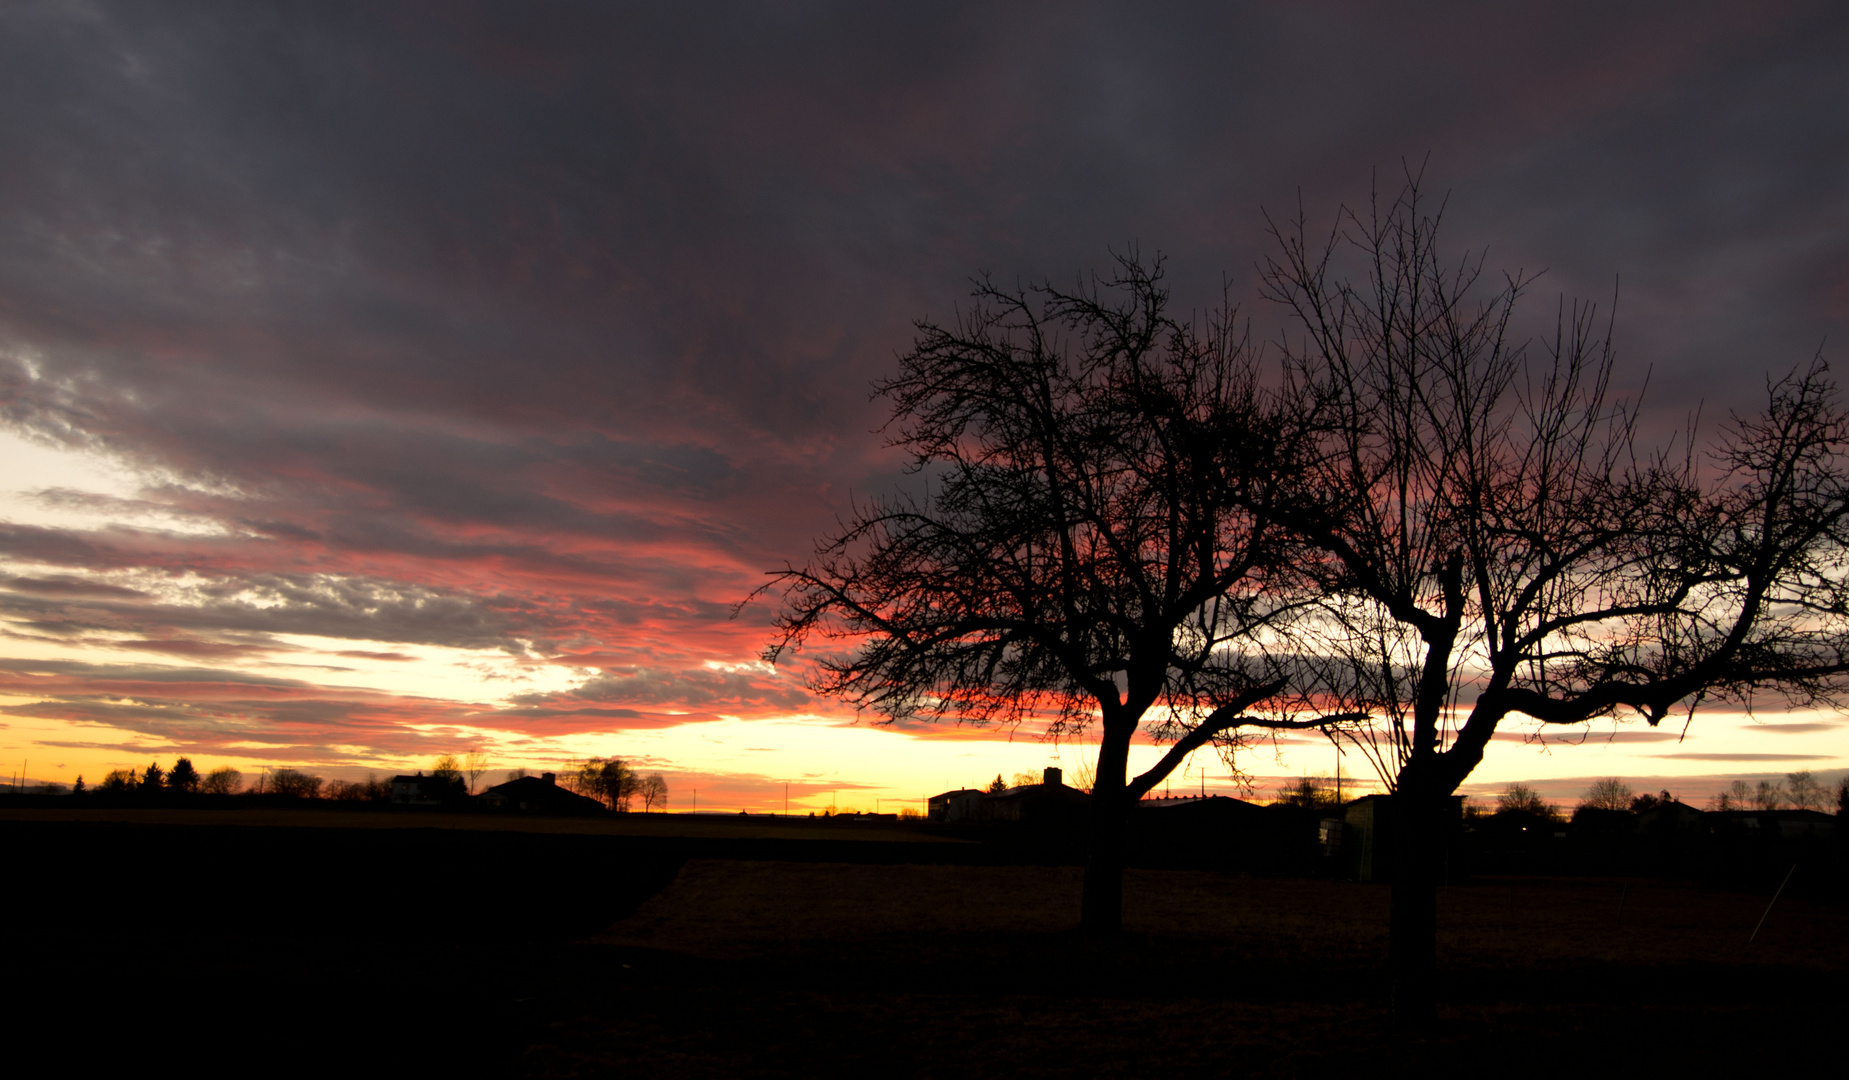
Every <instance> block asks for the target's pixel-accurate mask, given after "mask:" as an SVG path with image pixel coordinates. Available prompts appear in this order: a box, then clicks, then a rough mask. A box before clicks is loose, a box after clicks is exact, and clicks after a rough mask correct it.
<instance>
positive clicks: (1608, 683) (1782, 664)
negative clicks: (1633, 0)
mask: <svg viewBox="0 0 1849 1080" xmlns="http://www.w3.org/2000/svg"><path fill="white" fill-rule="evenodd" d="M1439 217H1440V215H1439V214H1438V213H1435V212H1432V211H1430V209H1429V208H1428V207H1426V206H1424V205H1422V204H1421V201H1420V192H1419V187H1418V181H1417V178H1416V177H1413V178H1411V179H1409V181H1408V183H1407V184H1406V186H1405V187H1404V188H1403V189H1402V190H1401V191H1400V193H1399V194H1398V195H1397V196H1396V197H1392V198H1389V199H1385V200H1382V199H1379V198H1376V200H1375V202H1374V204H1373V206H1372V208H1371V210H1368V211H1364V212H1362V213H1352V212H1348V211H1344V212H1343V213H1342V215H1341V216H1340V217H1339V219H1338V223H1337V225H1336V226H1335V227H1334V228H1333V229H1332V230H1331V231H1330V232H1329V233H1327V234H1325V235H1324V236H1323V237H1322V238H1314V237H1312V236H1311V235H1310V233H1309V230H1308V228H1307V226H1306V223H1305V219H1304V218H1303V216H1302V215H1301V214H1300V215H1299V216H1298V218H1297V219H1296V220H1295V221H1291V222H1285V223H1282V224H1275V223H1274V225H1273V234H1274V237H1275V239H1276V240H1277V241H1278V252H1279V253H1278V255H1277V256H1275V257H1274V258H1273V259H1271V260H1269V261H1268V262H1267V264H1266V266H1265V267H1264V273H1263V276H1264V283H1265V292H1266V295H1267V296H1268V297H1269V298H1270V299H1272V300H1274V301H1276V302H1278V303H1279V304H1281V305H1282V306H1283V307H1284V309H1285V310H1286V311H1287V312H1288V314H1289V315H1290V316H1292V317H1293V318H1294V321H1295V327H1296V331H1295V333H1294V334H1293V335H1287V336H1286V338H1285V340H1284V341H1283V343H1282V346H1283V349H1284V351H1285V353H1286V355H1287V359H1286V365H1287V372H1288V374H1287V389H1286V391H1285V395H1284V400H1285V402H1286V412H1287V414H1288V420H1289V423H1290V426H1289V427H1288V428H1281V429H1280V430H1281V433H1282V434H1281V438H1280V440H1279V444H1278V447H1279V453H1280V462H1279V464H1278V465H1274V466H1271V467H1268V468H1267V469H1265V470H1264V472H1265V474H1266V475H1267V476H1270V477H1275V478H1276V483H1275V486H1269V487H1263V486H1253V487H1250V488H1248V489H1247V490H1250V491H1252V492H1254V493H1255V494H1257V495H1259V496H1261V497H1262V498H1263V499H1264V500H1265V501H1264V502H1262V503H1260V504H1258V506H1257V509H1258V510H1260V511H1262V512H1264V513H1265V514H1266V515H1268V516H1269V517H1270V518H1271V519H1272V520H1276V521H1279V522H1281V523H1283V524H1285V525H1286V526H1288V527H1289V528H1290V529H1291V531H1292V532H1293V533H1294V534H1295V535H1296V536H1297V537H1298V538H1299V539H1301V540H1302V541H1303V542H1304V543H1306V544H1308V545H1311V546H1313V547H1314V548H1315V549H1317V550H1318V552H1319V553H1320V554H1319V557H1318V558H1317V559H1315V560H1311V561H1308V562H1306V567H1307V568H1308V569H1309V571H1310V572H1311V573H1313V574H1315V575H1316V576H1317V578H1318V581H1319V584H1320V587H1321V589H1322V591H1323V592H1324V594H1325V595H1326V596H1327V598H1328V599H1327V601H1326V603H1325V605H1324V612H1323V614H1322V616H1321V617H1320V618H1319V619H1317V620H1310V621H1306V622H1305V623H1304V625H1303V627H1302V629H1301V630H1300V633H1303V634H1305V635H1306V638H1307V641H1308V646H1307V651H1308V652H1310V653H1312V654H1314V655H1318V656H1322V657H1326V658H1328V660H1329V662H1328V663H1327V665H1326V666H1325V667H1324V668H1323V672H1324V681H1323V684H1322V688H1323V690H1324V692H1325V693H1326V694H1328V695H1329V696H1330V697H1331V698H1333V699H1335V700H1337V701H1338V702H1343V703H1346V705H1347V706H1350V707H1353V708H1355V709H1365V710H1366V711H1368V712H1369V713H1370V715H1371V716H1372V717H1373V722H1372V723H1370V724H1368V725H1365V726H1363V727H1360V728H1355V729H1349V737H1352V738H1353V739H1354V741H1355V743H1356V745H1357V746H1359V747H1360V748H1361V749H1362V750H1363V751H1364V752H1366V753H1368V754H1369V755H1370V757H1371V758H1372V759H1373V760H1374V762H1375V764H1376V768H1377V769H1378V770H1379V772H1380V775H1381V777H1382V779H1383V780H1384V781H1386V782H1387V783H1388V784H1389V785H1390V787H1391V788H1392V790H1393V793H1394V797H1395V801H1396V805H1397V820H1398V822H1399V824H1400V829H1401V833H1400V839H1399V842H1398V844H1397V847H1396V857H1395V870H1394V873H1395V877H1394V882H1393V900H1392V917H1391V924H1392V932H1391V942H1392V944H1391V948H1390V952H1391V966H1392V969H1393V984H1394V992H1395V1000H1396V1002H1398V1006H1397V1007H1398V1008H1399V1010H1400V1012H1401V1014H1402V1016H1403V1017H1404V1018H1406V1019H1408V1020H1411V1021H1413V1022H1418V1023H1423V1022H1424V1021H1425V1020H1426V1019H1427V1018H1428V1017H1429V1015H1430V1006H1431V1000H1432V985H1431V978H1432V957H1433V952H1434V947H1435V940H1436V932H1437V922H1436V919H1437V916H1436V911H1437V906H1436V903H1437V894H1436V888H1437V883H1438V880H1439V875H1440V867H1441V861H1440V851H1441V848H1440V838H1441V837H1442V836H1443V834H1444V833H1445V831H1446V828H1447V825H1446V820H1447V815H1446V812H1445V806H1444V802H1445V799H1446V797H1447V796H1449V795H1450V794H1451V793H1452V792H1453V791H1455V790H1456V789H1457V787H1458V785H1459V784H1460V783H1462V782H1463V781H1464V779H1465V778H1467V777H1468V776H1469V775H1470V773H1471V771H1472V770H1473V769H1475V768H1476V766H1477V764H1478V763H1479V762H1481V761H1482V759H1483V755H1484V753H1485V751H1486V750H1487V748H1488V747H1489V745H1490V739H1491V737H1492V736H1493V735H1494V734H1495V733H1496V731H1497V730H1498V729H1499V727H1500V726H1501V725H1502V723H1503V722H1504V721H1505V720H1507V719H1509V718H1511V717H1524V718H1526V719H1527V720H1529V721H1531V722H1539V724H1540V725H1542V726H1543V727H1545V726H1547V725H1573V724H1584V723H1586V722H1587V721H1590V720H1593V719H1597V718H1620V717H1626V716H1629V717H1637V718H1640V719H1642V720H1643V721H1644V722H1646V723H1648V724H1652V725H1654V724H1658V723H1660V722H1661V721H1663V720H1664V719H1666V718H1668V717H1669V716H1670V715H1671V714H1672V712H1674V711H1676V710H1678V709H1687V710H1689V711H1690V713H1691V715H1692V710H1693V709H1694V707H1695V705H1696V704H1698V703H1700V702H1702V701H1715V700H1721V701H1732V702H1736V703H1742V704H1746V705H1751V704H1752V703H1753V702H1754V701H1755V700H1761V699H1763V698H1765V697H1766V696H1767V695H1774V696H1781V697H1783V698H1784V699H1785V700H1787V701H1791V702H1795V703H1799V704H1812V703H1816V702H1832V701H1834V700H1835V695H1836V694H1837V692H1838V691H1839V689H1840V687H1841V685H1842V679H1843V675H1844V673H1845V671H1849V620H1846V619H1845V614H1846V613H1849V576H1846V575H1845V574H1844V573H1843V569H1844V541H1845V539H1849V530H1846V529H1845V515H1846V514H1849V497H1846V496H1849V470H1845V468H1844V462H1843V460H1842V455H1841V451H1842V448H1843V444H1844V439H1845V438H1846V437H1849V424H1845V421H1844V418H1843V414H1842V412H1841V410H1840V409H1839V407H1838V404H1837V397H1836V393H1835V389H1834V387H1833V385H1832V384H1831V383H1830V381H1829V379H1828V378H1827V375H1826V372H1825V369H1824V367H1823V365H1822V363H1821V362H1820V361H1819V362H1817V363H1815V364H1813V365H1812V366H1811V367H1810V368H1809V369H1807V370H1802V371H1798V372H1796V373H1794V374H1793V375H1791V376H1790V377H1788V378H1785V379H1783V380H1779V381H1777V382H1776V383H1774V384H1773V385H1772V386H1771V387H1770V393H1769V399H1770V400H1769V404H1768V408H1767V410H1766V411H1765V413H1763V414H1762V415H1760V416H1758V417H1755V418H1739V417H1735V418H1734V420H1733V422H1732V423H1731V424H1730V425H1729V426H1728V427H1727V429H1726V430H1725V431H1724V432H1723V433H1722V436H1721V438H1720V440H1719V441H1718V443H1717V444H1716V446H1715V447H1714V449H1713V453H1712V455H1711V458H1710V459H1709V460H1708V461H1707V462H1704V461H1703V459H1701V458H1700V456H1699V455H1697V454H1696V453H1695V452H1694V451H1693V450H1692V449H1691V448H1690V447H1689V446H1688V445H1687V444H1684V445H1683V447H1682V450H1681V452H1680V454H1672V453H1668V452H1651V451H1647V450H1645V449H1643V448H1641V447H1639V446H1638V445H1637V441H1636V437H1635V432H1636V413H1635V411H1634V406H1632V405H1630V404H1626V403H1624V402H1622V401H1618V400H1615V399H1614V398H1613V396H1612V395H1611V393H1610V380H1611V377H1612V365H1613V353H1612V350H1611V347H1610V339H1609V333H1608V332H1605V331H1601V330H1600V329H1599V324H1598V323H1597V322H1596V321H1595V318H1594V312H1593V310H1592V309H1591V308H1590V307H1587V306H1582V305H1579V304H1577V303H1576V304H1573V305H1571V306H1570V307H1569V306H1567V305H1566V304H1565V303H1564V302H1563V303H1562V306H1561V309H1560V312H1559V316H1558V318H1557V320H1556V321H1555V327H1556V328H1555V330H1554V331H1553V333H1552V336H1551V337H1550V338H1548V339H1547V340H1546V341H1545V343H1544V349H1537V350H1533V352H1532V355H1531V350H1530V349H1529V348H1528V347H1527V346H1526V345H1525V344H1524V342H1523V340H1522V339H1521V337H1520V336H1519V334H1518V333H1517V330H1516V327H1515V326H1514V324H1513V322H1512V319H1513V315H1514V312H1515V310H1516V306H1517V302H1518V300H1519V299H1520V297H1521V295H1522V293H1523V291H1524V289H1525V287H1526V286H1527V285H1528V284H1529V279H1526V278H1522V277H1520V276H1515V277H1504V278H1501V279H1498V280H1496V281H1493V282H1492V281H1489V280H1487V279H1485V278H1484V277H1483V276H1482V275H1481V268H1482V262H1481V258H1480V257H1469V256H1467V257H1465V258H1464V259H1462V260H1459V261H1455V262H1453V261H1446V260H1445V259H1443V258H1441V256H1440V254H1439V250H1438V247H1437V232H1438V226H1439ZM1344 267H1353V268H1354V273H1352V274H1349V273H1345V272H1344V269H1343V268H1344ZM1543 351H1544V353H1545V355H1541V353H1542V352H1543Z"/></svg>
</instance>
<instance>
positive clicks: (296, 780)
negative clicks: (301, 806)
mask: <svg viewBox="0 0 1849 1080" xmlns="http://www.w3.org/2000/svg"><path fill="white" fill-rule="evenodd" d="M321 784H322V780H321V778H320V777H319V776H310V775H309V774H308V773H305V772H302V771H301V770H299V769H277V770H275V771H274V772H272V773H270V782H269V789H270V792H271V794H274V795H281V796H283V797H284V798H288V799H314V798H319V797H320V795H321Z"/></svg>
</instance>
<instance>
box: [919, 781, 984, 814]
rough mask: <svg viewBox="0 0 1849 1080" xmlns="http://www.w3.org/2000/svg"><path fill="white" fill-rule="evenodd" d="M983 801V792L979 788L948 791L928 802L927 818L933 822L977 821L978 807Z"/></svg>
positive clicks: (934, 796)
mask: <svg viewBox="0 0 1849 1080" xmlns="http://www.w3.org/2000/svg"><path fill="white" fill-rule="evenodd" d="M981 800H982V792H981V791H980V790H979V789H977V788H957V789H956V790H954V791H946V792H944V793H943V794H941V795H933V796H931V798H930V799H928V800H926V802H925V809H926V816H927V817H928V818H930V819H931V820H932V821H975V820H976V807H977V805H978V804H979V803H980V802H981Z"/></svg>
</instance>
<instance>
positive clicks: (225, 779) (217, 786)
mask: <svg viewBox="0 0 1849 1080" xmlns="http://www.w3.org/2000/svg"><path fill="white" fill-rule="evenodd" d="M243 787H244V774H243V773H241V772H239V771H238V770H236V769H234V768H232V767H231V766H229V765H220V766H219V767H218V768H216V769H213V770H212V771H211V772H209V773H207V774H206V776H205V779H204V780H202V781H200V782H199V790H200V791H202V792H204V793H205V794H207V795H236V794H237V793H238V792H239V791H241V790H242V789H243Z"/></svg>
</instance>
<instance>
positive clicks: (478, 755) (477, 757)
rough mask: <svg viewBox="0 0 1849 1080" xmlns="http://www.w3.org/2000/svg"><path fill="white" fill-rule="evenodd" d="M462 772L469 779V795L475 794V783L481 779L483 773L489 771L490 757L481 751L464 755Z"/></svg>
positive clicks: (473, 751)
mask: <svg viewBox="0 0 1849 1080" xmlns="http://www.w3.org/2000/svg"><path fill="white" fill-rule="evenodd" d="M462 771H463V772H464V773H465V774H467V775H468V778H469V794H471V795H473V794H475V782H476V781H477V780H480V779H481V776H482V773H485V772H487V771H488V755H487V754H485V753H483V752H481V751H480V750H471V751H469V752H468V753H466V754H464V755H462Z"/></svg>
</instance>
